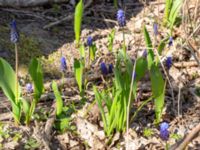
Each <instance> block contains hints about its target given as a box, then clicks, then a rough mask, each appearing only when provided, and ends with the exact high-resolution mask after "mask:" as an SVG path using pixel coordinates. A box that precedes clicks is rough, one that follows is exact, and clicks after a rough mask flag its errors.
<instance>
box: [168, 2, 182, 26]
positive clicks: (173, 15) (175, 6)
mask: <svg viewBox="0 0 200 150" xmlns="http://www.w3.org/2000/svg"><path fill="white" fill-rule="evenodd" d="M181 5H182V0H174V1H173V3H172V8H171V11H170V14H169V23H170V28H171V29H172V27H173V25H174V23H175V21H176V18H177V16H178V13H179V12H180V8H181Z"/></svg>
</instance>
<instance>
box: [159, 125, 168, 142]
mask: <svg viewBox="0 0 200 150" xmlns="http://www.w3.org/2000/svg"><path fill="white" fill-rule="evenodd" d="M168 128H169V124H168V123H167V122H163V123H161V124H160V138H161V139H162V140H164V141H167V140H168V139H169V131H168Z"/></svg>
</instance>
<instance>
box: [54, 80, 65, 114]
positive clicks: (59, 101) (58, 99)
mask: <svg viewBox="0 0 200 150" xmlns="http://www.w3.org/2000/svg"><path fill="white" fill-rule="evenodd" d="M52 89H53V92H54V95H55V97H56V115H57V116H59V115H60V114H61V113H62V108H63V100H62V97H61V95H60V92H59V91H58V86H57V83H56V82H55V81H53V83H52Z"/></svg>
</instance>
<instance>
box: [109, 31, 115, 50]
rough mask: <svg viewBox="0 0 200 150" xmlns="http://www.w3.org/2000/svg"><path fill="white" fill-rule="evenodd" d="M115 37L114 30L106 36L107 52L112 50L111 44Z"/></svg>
mask: <svg viewBox="0 0 200 150" xmlns="http://www.w3.org/2000/svg"><path fill="white" fill-rule="evenodd" d="M114 37H115V29H113V30H112V32H111V33H110V34H109V35H108V50H109V51H112V50H113V42H114Z"/></svg>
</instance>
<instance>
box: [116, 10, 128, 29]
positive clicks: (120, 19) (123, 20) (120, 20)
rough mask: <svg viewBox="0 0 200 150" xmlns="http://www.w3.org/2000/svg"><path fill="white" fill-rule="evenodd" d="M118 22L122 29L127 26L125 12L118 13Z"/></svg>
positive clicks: (119, 11)
mask: <svg viewBox="0 0 200 150" xmlns="http://www.w3.org/2000/svg"><path fill="white" fill-rule="evenodd" d="M117 21H118V24H119V26H120V27H124V26H125V25H126V18H125V12H124V11H123V10H122V9H120V10H118V11H117Z"/></svg>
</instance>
